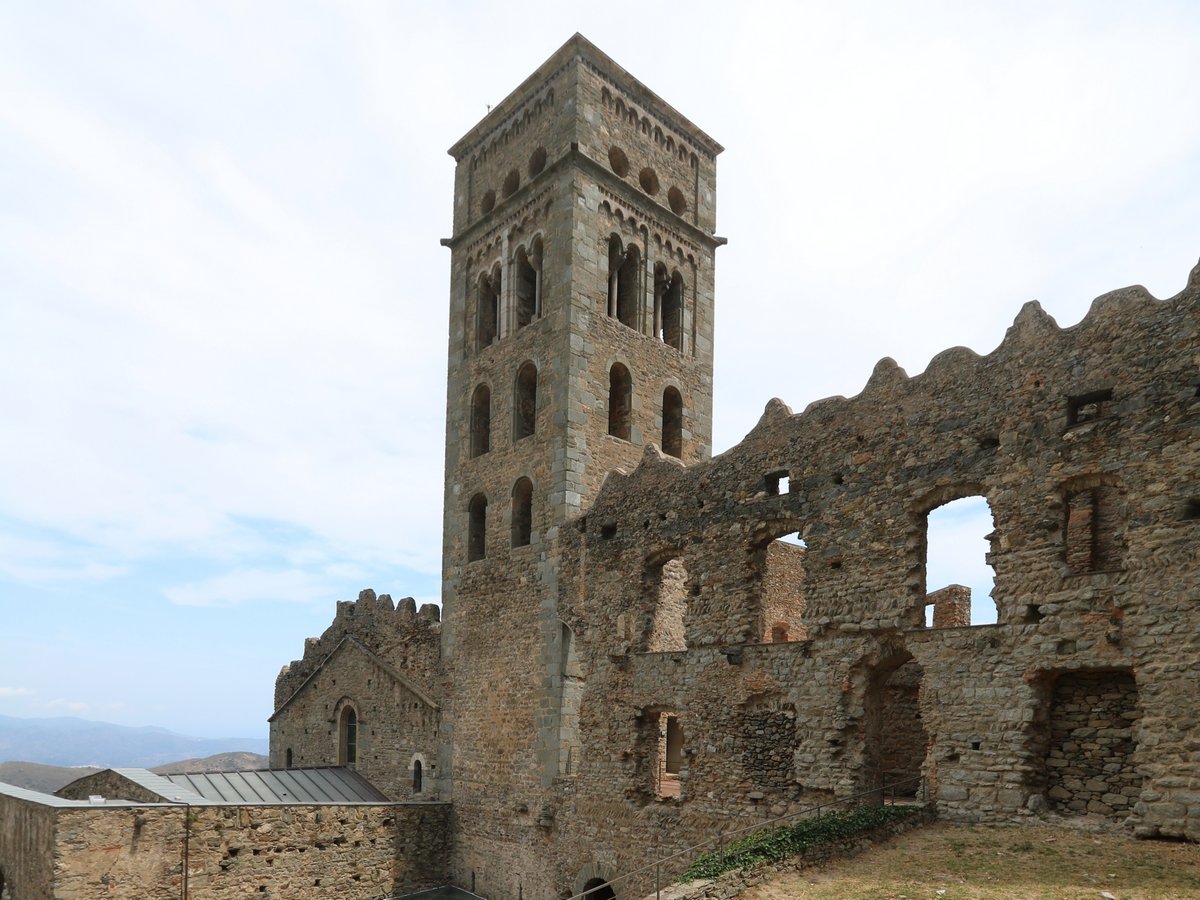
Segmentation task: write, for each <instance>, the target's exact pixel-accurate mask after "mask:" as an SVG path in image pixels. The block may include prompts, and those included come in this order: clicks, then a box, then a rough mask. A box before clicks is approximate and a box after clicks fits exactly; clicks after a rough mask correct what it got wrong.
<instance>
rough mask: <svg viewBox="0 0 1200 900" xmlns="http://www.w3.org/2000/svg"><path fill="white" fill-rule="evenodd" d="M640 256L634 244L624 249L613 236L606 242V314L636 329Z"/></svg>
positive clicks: (617, 238) (618, 239)
mask: <svg viewBox="0 0 1200 900" xmlns="http://www.w3.org/2000/svg"><path fill="white" fill-rule="evenodd" d="M640 269H641V254H640V253H639V252H638V248H637V246H636V245H634V244H630V245H629V246H628V247H624V246H622V244H621V239H620V238H619V237H617V236H616V235H615V234H614V235H613V236H612V237H610V238H609V241H608V314H609V316H611V317H613V318H615V319H617V320H618V321H620V322H621V324H623V325H628V326H629V327H630V328H637V327H638V302H637V289H638V274H639V271H640Z"/></svg>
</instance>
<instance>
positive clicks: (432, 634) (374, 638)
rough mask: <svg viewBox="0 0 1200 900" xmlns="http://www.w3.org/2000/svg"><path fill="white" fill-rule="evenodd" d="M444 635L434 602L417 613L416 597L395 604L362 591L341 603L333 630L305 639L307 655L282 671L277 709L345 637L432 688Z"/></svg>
mask: <svg viewBox="0 0 1200 900" xmlns="http://www.w3.org/2000/svg"><path fill="white" fill-rule="evenodd" d="M440 634H441V609H440V607H438V605H437V604H436V603H422V604H421V607H420V609H418V608H417V604H416V601H415V600H414V599H413V598H412V597H404V598H402V599H401V600H400V601H399V602H397V603H394V604H393V602H392V598H391V595H390V594H379V595H378V596H377V595H376V594H375V592H374V591H373V590H371V589H370V588H367V589H365V590H362V591H360V592H359V594H358V598H357V599H355V600H339V601H338V603H337V612H336V613H335V614H334V618H333V622H332V623H331V624H330V626H329V627H328V628H327V629H325V631H324V633H322V634H321V636H320V637H310V638H306V639H305V641H304V655H303V656H301V658H300V659H294V660H292V661H291V662H290V663H288V664H287V665H285V666H284V667H283V668H282V669H281V670H280V672H279V675H278V676H277V677H276V679H275V708H276V709H277V710H278V709H279V708H280V707H281V706H282V705H283V704H284V703H286V702H287V700H288V699H289V698H290V697H291V696H292V695H293V694H294V693H295V692H296V691H297V690H299V688H300V687H301V685H303V684H304V683H305V681H307V680H308V679H309V678H310V677H311V676H312V675H313V673H314V672H315V671H316V670H317V669H318V668H319V667H320V666H321V665H322V664H323V663H324V662H325V660H327V659H328V658H329V656H330V654H332V653H333V651H334V650H335V649H336V648H337V647H338V645H339V644H341V642H342V641H343V640H344V639H345V638H346V637H347V636H349V637H353V638H355V639H357V640H358V641H360V642H361V643H362V644H363V645H365V646H367V647H369V648H370V649H371V650H372V651H373V652H375V653H377V654H380V655H381V656H384V655H388V657H389V658H397V657H398V658H399V659H401V660H403V661H404V662H405V663H406V664H407V665H405V666H404V668H405V670H406V674H410V675H411V677H412V678H413V680H414V681H416V682H418V683H420V684H423V685H425V686H426V689H427V690H429V689H432V687H433V684H434V682H435V680H436V669H437V659H438V641H439V635H440ZM410 669H411V670H412V671H409V670H410Z"/></svg>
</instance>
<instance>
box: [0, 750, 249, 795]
mask: <svg viewBox="0 0 1200 900" xmlns="http://www.w3.org/2000/svg"><path fill="white" fill-rule="evenodd" d="M266 767H267V757H265V756H261V755H260V754H258V753H241V752H237V753H218V754H216V755H214V756H208V757H205V758H204V759H182V760H179V761H178V762H172V763H167V764H166V765H162V766H158V767H156V768H155V769H154V770H153V771H155V772H157V773H158V774H160V775H168V774H171V775H173V774H175V773H177V772H186V773H188V774H195V773H197V772H245V771H248V770H250V769H265V768H266ZM99 771H100V770H99V769H96V768H93V767H91V766H74V767H67V766H46V765H42V764H41V763H31V762H0V781H3V782H4V783H5V784H14V785H16V786H17V787H23V788H28V789H29V790H31V791H41V792H42V793H43V794H53V793H54V792H55V791H57V790H58V789H59V788H61V787H65V786H66V785H68V784H70V783H71V782H72V781H74V780H75V779H77V778H82V777H83V776H84V775H91V774H93V773H94V772H99Z"/></svg>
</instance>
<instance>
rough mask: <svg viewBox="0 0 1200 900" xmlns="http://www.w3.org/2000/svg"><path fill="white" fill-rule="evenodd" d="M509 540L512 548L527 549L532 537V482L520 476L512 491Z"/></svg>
mask: <svg viewBox="0 0 1200 900" xmlns="http://www.w3.org/2000/svg"><path fill="white" fill-rule="evenodd" d="M510 530H511V540H512V546H513V547H528V546H529V543H530V541H531V540H532V536H533V482H532V481H530V480H529V479H528V478H526V477H524V476H522V477H520V478H518V479H517V481H516V484H514V485H513V490H512V522H511V529H510Z"/></svg>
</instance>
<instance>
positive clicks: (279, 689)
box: [271, 590, 448, 800]
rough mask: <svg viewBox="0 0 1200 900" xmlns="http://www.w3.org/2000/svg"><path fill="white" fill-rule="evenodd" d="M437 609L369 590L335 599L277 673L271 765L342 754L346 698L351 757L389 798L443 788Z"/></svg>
mask: <svg viewBox="0 0 1200 900" xmlns="http://www.w3.org/2000/svg"><path fill="white" fill-rule="evenodd" d="M438 616H439V610H438V608H437V607H436V606H434V605H433V604H425V605H423V606H422V607H421V609H420V611H419V612H418V611H417V610H416V605H415V603H414V602H413V600H412V599H411V598H405V599H404V600H401V601H400V603H399V604H397V605H396V607H395V608H393V606H392V600H391V597H389V596H387V595H386V594H385V595H383V596H381V597H378V598H377V597H376V596H375V593H374V592H373V591H370V590H367V591H363V592H362V593H361V594H360V595H359V597H358V600H357V601H354V602H342V603H339V604H338V607H337V615H336V616H335V618H334V621H333V624H332V625H330V627H329V628H328V629H326V631H325V633H324V634H323V635H322V636H321V637H320V638H319V639H309V640H308V641H307V642H306V643H305V650H304V657H303V658H302V659H300V660H296V661H294V662H293V663H291V664H290V665H289V666H287V667H285V668H284V670H283V671H282V672H281V673H280V675H279V678H278V680H277V682H276V687H275V703H276V711H275V714H274V715H273V716H272V717H271V766H272V767H273V768H280V769H281V768H286V767H287V766H288V765H289V764H290V765H291V766H292V767H297V768H299V767H306V766H333V765H341V764H344V763H346V762H347V760H346V759H345V756H344V750H345V748H344V737H343V735H342V722H343V716H344V714H345V710H346V709H347V707H350V708H353V710H354V712H355V715H356V717H357V753H356V760H355V765H354V767H355V768H356V769H357V770H358V771H359V772H361V773H362V774H363V776H365V777H366V778H367V779H368V780H369V781H371V782H372V783H373V784H375V785H376V787H378V788H379V789H380V790H382V791H383V792H384V793H386V794H387V795H388V796H389V797H390V798H392V799H393V800H406V799H413V798H415V799H421V800H436V799H439V798H441V797H442V796H443V795H444V794H445V793H446V792H447V791H448V787H447V786H446V785H445V784H444V782H443V777H442V774H441V766H439V757H438V751H439V736H440V728H441V708H440V702H439V698H440V697H441V696H442V695H443V694H444V691H445V689H444V687H443V685H442V675H441V671H440V665H441V663H440V647H439V635H440V623H439V621H438ZM418 759H419V760H420V761H421V763H422V779H421V788H422V789H421V791H420V792H419V793H416V792H415V791H414V787H415V785H414V779H413V768H414V761H415V760H418ZM289 760H290V763H289ZM442 765H444V763H442Z"/></svg>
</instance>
